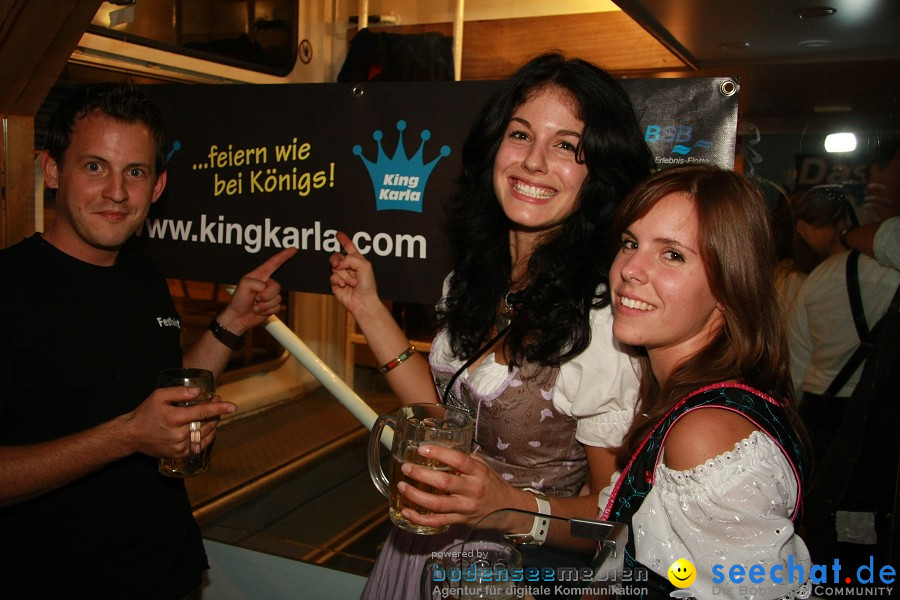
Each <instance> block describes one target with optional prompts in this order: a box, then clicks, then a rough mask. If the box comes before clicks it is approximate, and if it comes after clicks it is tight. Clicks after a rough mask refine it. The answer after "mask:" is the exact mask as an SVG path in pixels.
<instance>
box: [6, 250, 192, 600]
mask: <svg viewBox="0 0 900 600" xmlns="http://www.w3.org/2000/svg"><path fill="white" fill-rule="evenodd" d="M0 281H2V292H0V445H23V444H34V443H38V442H42V441H46V440H51V439H55V438H58V437H61V436H64V435H68V434H71V433H75V432H78V431H82V430H84V429H87V428H90V427H93V426H95V425H98V424H100V423H103V422H105V421H109V420H110V419H112V418H114V417H116V416H119V415H122V414H124V413H127V412H129V411H131V410H132V409H134V408H135V407H137V406H138V405H139V404H140V403H141V402H143V401H144V399H146V398H147V396H149V395H150V393H151V392H152V391H153V388H154V387H155V380H156V375H157V373H158V372H159V371H160V370H161V369H164V368H170V367H177V366H180V365H181V358H182V353H181V347H180V340H179V338H180V332H181V329H180V322H179V318H178V314H177V312H176V310H175V307H174V305H173V304H172V299H171V297H170V296H169V292H168V287H167V285H166V282H165V279H164V278H163V276H162V274H161V273H160V272H159V270H158V269H157V268H156V267H155V266H154V265H153V264H152V263H151V262H150V261H149V260H147V259H146V258H144V257H143V256H141V255H140V254H137V253H131V252H128V251H123V252H122V253H121V254H120V256H119V258H118V260H117V262H116V264H115V265H114V266H112V267H98V266H95V265H91V264H88V263H84V262H82V261H79V260H77V259H75V258H73V257H71V256H69V255H67V254H65V253H63V252H61V251H59V250H58V249H56V248H55V247H54V246H52V245H51V244H49V243H47V242H46V241H45V240H44V239H43V237H42V236H41V235H40V234H35V235H34V236H33V237H31V238H29V239H27V240H24V241H22V242H20V243H19V244H16V245H15V246H12V247H10V248H8V249H6V250H3V251H0ZM206 568H207V563H206V555H205V553H204V550H203V545H202V540H201V538H200V532H199V529H198V527H197V524H196V522H195V521H194V519H193V517H192V515H191V510H190V504H189V502H188V499H187V495H186V493H185V489H184V483H183V482H182V481H181V480H178V479H170V478H167V477H163V476H161V475H159V474H158V472H157V460H156V459H155V458H152V457H149V456H145V455H142V454H134V455H132V456H130V457H128V458H125V459H122V460H119V461H117V462H114V463H112V464H109V465H107V466H106V467H105V468H103V469H101V470H99V471H96V472H94V473H92V474H90V475H88V476H86V477H83V478H81V479H79V480H77V481H74V482H72V483H70V484H68V485H66V486H64V487H62V488H60V489H57V490H55V491H53V492H51V493H49V494H46V495H44V496H41V497H38V498H35V499H32V500H29V501H26V502H23V503H20V504H16V505H14V506H11V507H8V508H4V509H0V597H2V598H31V597H33V598H130V599H137V598H154V599H157V598H158V599H165V598H179V597H181V596H183V595H184V594H186V593H187V592H189V591H190V590H192V589H194V588H196V587H197V586H199V584H200V581H201V576H202V571H203V570H204V569H206Z"/></svg>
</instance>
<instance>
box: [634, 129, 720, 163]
mask: <svg viewBox="0 0 900 600" xmlns="http://www.w3.org/2000/svg"><path fill="white" fill-rule="evenodd" d="M693 134H694V128H693V126H691V125H647V129H646V130H645V131H644V141H645V142H647V143H648V144H652V143H654V142H662V143H665V144H674V145H673V146H672V154H678V155H680V156H682V157H683V156H687V155H688V154H690V153H691V151H693V150H694V149H695V148H698V149H701V150H709V149H710V148H712V147H713V143H712V142H711V141H709V140H696V141H694V142H693V143H692V140H693ZM657 162H666V163H668V162H678V163H683V162H708V161H707V160H703V159H693V160H691V159H690V158H689V159H687V160H684V159H681V160H678V159H669V160H664V159H661V158H659V157H657Z"/></svg>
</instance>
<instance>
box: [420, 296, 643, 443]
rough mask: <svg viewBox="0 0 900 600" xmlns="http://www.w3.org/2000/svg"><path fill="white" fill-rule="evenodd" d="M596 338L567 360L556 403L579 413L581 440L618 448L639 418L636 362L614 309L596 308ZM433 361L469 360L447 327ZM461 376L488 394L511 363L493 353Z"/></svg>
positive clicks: (592, 317) (593, 334)
mask: <svg viewBox="0 0 900 600" xmlns="http://www.w3.org/2000/svg"><path fill="white" fill-rule="evenodd" d="M590 323H591V343H590V345H589V346H588V348H587V349H586V350H585V351H584V352H582V353H581V354H579V355H578V356H576V357H575V358H573V359H572V360H570V361H569V362H567V363H565V364H563V365H562V366H561V367H560V369H559V377H558V378H557V380H556V386H555V388H554V390H553V398H552V402H553V405H554V406H555V407H556V408H557V409H558V410H559V411H560V412H562V413H563V414H566V415H569V416H571V417H575V418H577V419H578V423H577V425H576V430H575V437H576V439H577V440H578V441H579V442H581V443H582V444H587V445H589V446H597V447H601V448H615V447H617V446H619V445H620V444H621V443H622V438H623V437H624V435H625V434H626V433H627V432H628V428H629V427H630V426H631V421H632V420H633V419H634V409H635V405H636V404H637V394H638V387H639V382H638V376H637V370H638V366H637V363H635V362H633V360H632V358H631V357H630V356H629V355H628V354H626V352H625V351H624V350H623V348H622V346H621V345H620V344H619V343H618V342H617V341H616V340H615V338H613V334H612V310H611V309H610V308H609V307H606V308H602V309H596V310H593V311H591V315H590ZM431 354H432V359H431V360H432V361H435V362H439V363H442V364H446V365H449V366H451V367H452V368H453V369H458V368H460V367H461V366H462V365H463V363H464V362H465V361H464V360H460V359H457V358H454V357H453V356H452V353H451V351H450V340H449V336H447V335H446V332H445V331H442V332H440V333H439V334H438V335H437V337H435V340H434V344H433V345H432V348H431ZM462 377H464V378H467V380H468V383H469V384H470V385H471V386H472V388H473V389H474V390H475V391H477V392H478V393H480V394H484V395H488V394H490V393H491V392H493V391H494V390H497V389H498V388H499V387H500V386H501V385H502V384H503V383H504V382H505V381H506V379H507V378H508V377H509V367H508V366H507V365H504V364H501V363H498V362H497V361H496V360H495V356H494V354H493V353H492V354H490V355H488V356H487V357H486V358H485V359H484V360H483V361H482V362H481V363H480V364H478V366H477V367H475V368H474V369H471V368H470V369H469V371H468V373H466V374H463V375H462Z"/></svg>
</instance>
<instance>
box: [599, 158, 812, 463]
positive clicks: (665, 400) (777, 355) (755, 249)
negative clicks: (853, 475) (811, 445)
mask: <svg viewBox="0 0 900 600" xmlns="http://www.w3.org/2000/svg"><path fill="white" fill-rule="evenodd" d="M679 193H680V194H686V195H688V196H689V197H690V198H691V199H693V201H694V206H695V210H696V214H697V220H698V226H699V252H700V256H701V258H702V259H703V263H704V265H705V268H706V274H707V280H708V281H709V285H710V288H711V289H712V293H713V295H714V296H715V298H716V300H717V301H718V302H719V303H720V305H721V306H722V307H724V311H723V315H724V321H723V325H722V327H721V328H720V330H719V331H718V332H717V333H716V334H715V335H713V337H712V339H711V341H710V343H709V344H708V345H707V346H706V347H705V348H703V350H701V351H700V352H699V353H697V354H695V355H693V356H685V357H684V358H683V360H682V361H681V363H680V364H679V365H678V366H677V367H676V368H675V369H674V370H673V372H672V374H671V376H670V377H669V379H668V380H667V381H665V382H662V383H660V382H659V381H657V380H656V378H655V377H654V376H653V371H652V370H651V368H650V361H649V359H648V358H647V354H646V352H645V351H644V350H643V349H642V348H639V349H638V352H639V354H640V361H641V363H642V364H641V367H642V376H641V392H640V400H639V404H638V410H637V411H636V413H637V414H636V415H635V421H634V423H633V424H632V427H631V429H630V431H629V433H628V434H627V435H626V437H625V440H624V443H623V446H622V448H621V452H620V454H619V463H620V464H619V466H620V467H622V466H624V463H625V462H627V460H628V458H630V456H631V455H632V454H633V453H634V452H635V450H636V449H637V447H638V446H639V445H640V442H641V440H642V439H643V438H644V437H646V435H647V434H648V433H649V431H650V430H651V429H652V427H653V425H654V424H656V423H657V422H658V421H659V420H660V419H661V418H662V417H663V415H665V413H666V412H667V411H668V410H669V409H670V408H671V407H672V406H674V405H675V404H676V403H677V402H678V400H680V399H681V398H683V397H684V396H686V395H687V394H689V393H691V392H693V391H694V390H697V389H699V388H702V387H704V386H707V385H711V384H714V383H718V382H721V381H728V380H735V381H738V382H740V383H743V384H746V385H749V386H751V387H754V388H756V389H758V390H760V391H762V392H765V393H767V394H769V395H770V396H772V397H774V398H775V399H776V400H778V401H779V402H781V403H782V404H783V405H784V407H785V408H786V409H787V411H788V414H789V415H790V417H791V421H792V425H793V426H794V428H795V429H796V430H798V432H799V435H800V436H801V438H803V437H804V434H803V428H802V425H801V424H800V420H799V417H798V416H797V412H796V408H795V404H794V399H793V390H792V385H791V379H790V371H789V368H788V349H787V336H786V333H785V327H784V314H783V308H782V306H781V305H780V304H779V302H778V295H777V294H776V292H775V284H774V277H773V275H774V272H773V270H774V266H775V252H774V243H773V238H772V234H771V230H770V227H769V220H768V216H767V213H766V208H765V202H764V200H763V198H762V196H761V195H760V193H759V191H758V190H757V188H756V187H755V186H754V185H753V184H752V183H751V182H750V181H748V180H747V179H745V178H744V177H743V176H741V175H739V174H737V173H735V172H733V171H726V170H722V169H719V168H716V167H710V166H684V167H675V168H671V169H666V170H664V171H661V172H658V173H656V174H655V175H653V176H651V177H650V178H648V179H647V180H645V181H644V182H643V183H642V184H640V185H639V186H638V187H637V188H635V190H634V191H633V192H632V193H631V194H629V196H628V197H627V198H626V199H625V201H624V202H623V203H622V205H621V206H620V207H619V210H618V212H617V214H616V217H615V220H614V222H613V231H614V232H615V233H616V238H615V239H617V240H618V239H619V238H620V237H621V234H622V232H624V231H625V229H626V228H627V227H628V226H629V225H631V223H633V222H634V221H636V220H638V219H640V218H641V217H643V216H644V215H646V214H647V213H648V212H650V209H652V208H653V207H654V206H655V205H656V204H657V203H658V202H660V201H661V200H663V199H664V198H665V197H666V196H668V195H670V194H679Z"/></svg>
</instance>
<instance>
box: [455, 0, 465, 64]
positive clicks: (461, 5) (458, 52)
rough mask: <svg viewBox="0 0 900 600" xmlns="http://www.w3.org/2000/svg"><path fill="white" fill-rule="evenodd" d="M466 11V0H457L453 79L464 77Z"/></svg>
mask: <svg viewBox="0 0 900 600" xmlns="http://www.w3.org/2000/svg"><path fill="white" fill-rule="evenodd" d="M465 12H466V0H456V14H455V15H454V17H453V80H454V81H459V80H460V79H462V49H463V45H462V44H463V26H464V25H465V18H464V14H465Z"/></svg>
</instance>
